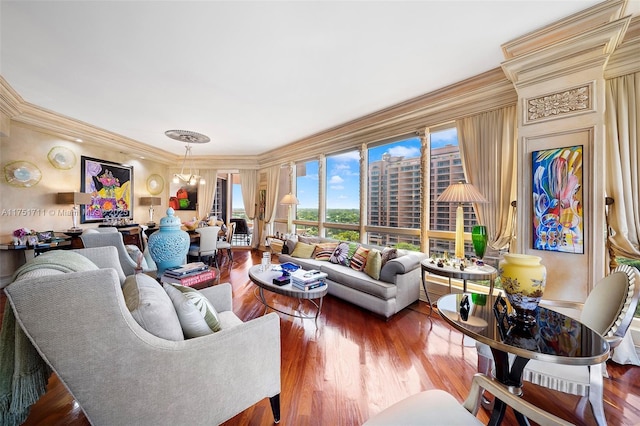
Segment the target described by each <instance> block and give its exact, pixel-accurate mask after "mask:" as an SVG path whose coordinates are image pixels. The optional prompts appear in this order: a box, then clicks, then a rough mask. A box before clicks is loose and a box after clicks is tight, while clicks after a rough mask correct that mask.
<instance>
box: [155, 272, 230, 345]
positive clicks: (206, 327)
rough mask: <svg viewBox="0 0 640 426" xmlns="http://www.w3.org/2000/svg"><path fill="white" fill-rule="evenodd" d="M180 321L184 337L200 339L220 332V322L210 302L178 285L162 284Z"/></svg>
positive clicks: (196, 291) (198, 293)
mask: <svg viewBox="0 0 640 426" xmlns="http://www.w3.org/2000/svg"><path fill="white" fill-rule="evenodd" d="M164 289H165V291H166V292H167V294H168V295H169V297H170V298H171V301H172V302H173V306H174V308H175V309H176V313H177V314H178V319H180V325H181V326H182V332H183V333H184V335H185V337H188V338H189V337H200V336H206V335H208V334H211V333H212V332H216V331H219V330H220V321H219V319H218V313H217V312H216V310H215V308H214V307H213V305H211V302H209V301H208V300H207V298H206V297H204V296H203V295H202V294H200V292H199V291H198V290H196V289H194V288H191V287H185V286H183V285H180V284H170V283H164Z"/></svg>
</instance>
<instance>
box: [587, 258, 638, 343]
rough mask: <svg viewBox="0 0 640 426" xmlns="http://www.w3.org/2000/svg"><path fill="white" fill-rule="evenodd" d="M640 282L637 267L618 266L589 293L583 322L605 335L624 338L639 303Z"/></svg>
mask: <svg viewBox="0 0 640 426" xmlns="http://www.w3.org/2000/svg"><path fill="white" fill-rule="evenodd" d="M639 284H640V274H639V273H638V270H637V269H636V268H634V267H632V266H629V265H620V266H618V267H617V268H616V269H614V270H613V271H611V274H609V275H607V276H606V277H604V278H603V279H601V280H600V281H599V282H598V284H597V285H596V286H595V288H594V289H593V290H592V291H591V293H589V297H587V300H586V301H585V303H584V308H583V309H582V313H581V315H580V322H582V323H583V324H585V325H586V326H588V327H589V328H591V329H592V330H594V331H596V332H598V333H599V334H600V335H602V336H604V337H612V336H619V337H623V336H624V334H625V333H626V332H627V329H628V328H629V325H630V324H631V320H632V319H633V315H634V313H635V310H636V306H637V304H638V294H639V293H640V285H639Z"/></svg>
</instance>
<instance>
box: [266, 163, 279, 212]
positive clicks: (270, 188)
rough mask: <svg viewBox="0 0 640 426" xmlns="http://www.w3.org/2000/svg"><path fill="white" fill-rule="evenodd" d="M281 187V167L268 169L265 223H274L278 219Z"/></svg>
mask: <svg viewBox="0 0 640 426" xmlns="http://www.w3.org/2000/svg"><path fill="white" fill-rule="evenodd" d="M279 186H280V166H271V167H269V168H268V169H267V199H266V200H265V204H266V206H265V213H264V221H265V222H267V223H271V222H273V220H274V219H275V218H276V207H277V206H278V200H279V199H280V198H279V197H280V194H278V188H279Z"/></svg>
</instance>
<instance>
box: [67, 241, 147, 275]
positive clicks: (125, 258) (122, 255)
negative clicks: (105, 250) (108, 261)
mask: <svg viewBox="0 0 640 426" xmlns="http://www.w3.org/2000/svg"><path fill="white" fill-rule="evenodd" d="M80 239H82V245H83V246H84V247H85V248H92V247H106V246H114V247H115V248H116V249H117V250H118V259H119V260H120V265H121V266H122V270H123V271H124V273H125V275H127V276H129V275H133V274H135V267H136V263H135V262H134V261H133V259H131V257H130V256H129V253H128V252H127V248H126V247H125V245H124V240H123V239H122V234H121V233H120V232H95V233H89V234H82V235H81V236H80Z"/></svg>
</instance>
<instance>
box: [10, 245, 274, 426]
mask: <svg viewBox="0 0 640 426" xmlns="http://www.w3.org/2000/svg"><path fill="white" fill-rule="evenodd" d="M86 250H88V251H89V252H91V253H89V254H91V255H98V257H100V253H98V251H102V254H103V256H102V257H105V256H104V254H105V253H107V251H111V254H110V255H109V256H110V258H111V262H112V263H113V262H114V261H113V259H114V258H115V259H117V257H116V254H115V249H113V248H112V247H104V248H99V249H86ZM86 250H84V252H86ZM78 252H79V253H81V254H83V255H84V253H83V251H82V250H81V251H78ZM115 262H116V263H117V260H116V261H115ZM98 263H99V264H98V266H101V265H106V264H108V262H105V260H104V259H103V260H102V261H101V262H98ZM121 273H122V272H121V271H120V273H118V272H116V269H114V268H111V267H108V268H105V269H98V270H87V271H83V272H72V273H59V272H58V273H55V274H52V275H46V276H42V275H35V276H32V277H24V276H23V277H22V279H21V280H18V281H15V282H13V283H12V284H10V285H9V286H7V287H6V289H5V292H6V294H7V297H8V302H9V304H10V305H7V306H11V308H10V309H12V310H13V312H14V313H15V317H16V320H17V323H18V324H20V326H21V328H22V330H24V332H25V333H26V335H27V337H28V338H29V340H30V341H31V342H32V343H33V345H34V346H35V348H36V349H37V351H38V352H39V353H40V354H41V356H42V358H43V359H44V361H45V362H46V363H47V364H48V365H49V366H50V367H51V368H52V369H53V371H54V372H55V373H56V374H57V375H58V376H59V378H60V380H61V381H62V382H63V383H64V385H65V386H66V387H67V389H68V390H69V392H70V393H71V394H72V395H73V397H74V398H75V400H76V401H77V402H78V404H79V405H80V407H81V408H82V410H83V411H84V412H85V414H86V416H87V418H88V419H89V421H90V422H91V423H92V424H95V425H125V424H126V425H177V424H188V425H214V424H220V423H222V422H224V421H226V420H228V419H229V418H231V417H233V416H235V415H236V414H238V413H240V412H242V411H243V410H245V409H246V408H248V407H250V406H251V405H253V404H255V403H257V402H259V401H261V400H262V399H264V398H269V399H270V401H271V407H272V410H273V412H274V419H275V421H276V422H277V421H279V419H280V414H279V410H280V405H279V395H280V324H279V317H278V316H277V314H274V313H270V314H267V315H265V316H262V317H259V318H256V319H253V320H251V321H248V322H242V321H241V320H240V319H239V318H237V317H236V316H235V315H234V313H233V311H232V297H231V285H230V284H220V285H217V286H214V287H209V288H206V289H203V290H201V291H200V293H201V294H202V295H204V296H205V297H206V298H207V299H208V300H209V303H211V304H212V305H213V306H214V307H215V310H216V311H217V313H218V316H219V322H220V324H221V330H220V331H218V332H215V333H213V334H209V335H206V336H202V337H196V338H191V339H187V340H166V339H164V338H160V337H156V335H154V334H151V333H150V332H148V331H146V330H145V328H143V327H142V326H141V325H139V322H138V321H136V318H134V317H133V316H132V313H130V309H131V307H130V305H129V302H130V301H129V299H126V298H125V296H124V294H123V288H124V289H126V288H127V283H128V282H129V280H132V279H133V280H139V281H145V280H146V282H147V283H148V284H147V285H148V287H147V290H148V289H152V290H154V291H155V290H157V289H160V290H161V291H164V290H162V288H161V287H160V286H159V284H158V283H156V282H155V281H154V280H153V279H152V278H150V277H148V276H146V275H144V274H139V275H136V276H133V277H127V279H126V280H125V284H124V287H122V288H121V278H122V277H121V276H120V274H121ZM154 286H155V287H154ZM125 291H126V290H125ZM142 294H143V293H139V295H138V296H136V297H142ZM8 309H9V308H8Z"/></svg>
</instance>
